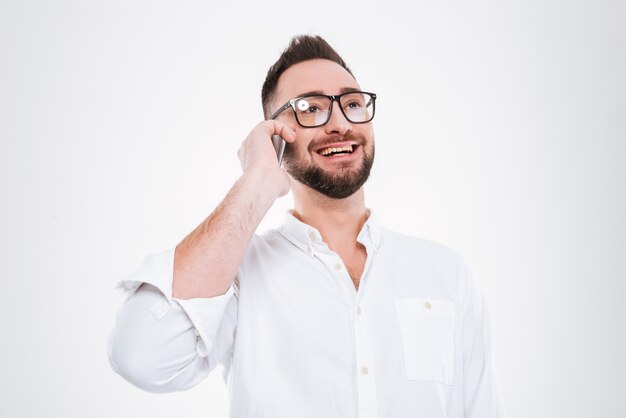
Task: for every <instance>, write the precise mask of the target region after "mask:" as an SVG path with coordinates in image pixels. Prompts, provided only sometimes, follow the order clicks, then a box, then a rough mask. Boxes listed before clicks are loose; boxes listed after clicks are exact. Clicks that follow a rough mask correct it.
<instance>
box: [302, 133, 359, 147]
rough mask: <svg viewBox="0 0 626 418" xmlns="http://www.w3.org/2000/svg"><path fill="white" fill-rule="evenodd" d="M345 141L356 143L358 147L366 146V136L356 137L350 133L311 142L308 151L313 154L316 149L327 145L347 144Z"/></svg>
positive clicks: (327, 136) (332, 135) (328, 136)
mask: <svg viewBox="0 0 626 418" xmlns="http://www.w3.org/2000/svg"><path fill="white" fill-rule="evenodd" d="M345 141H352V142H356V143H357V144H358V145H365V142H366V140H365V137H364V136H362V135H355V134H353V133H352V132H348V133H347V134H345V135H341V134H330V135H326V136H325V137H324V138H322V139H320V140H319V141H315V142H311V143H310V144H309V146H308V147H307V148H308V151H309V152H311V151H313V150H314V149H319V148H323V147H325V146H326V145H330V144H334V143H336V142H345Z"/></svg>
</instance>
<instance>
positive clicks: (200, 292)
mask: <svg viewBox="0 0 626 418" xmlns="http://www.w3.org/2000/svg"><path fill="white" fill-rule="evenodd" d="M270 180H271V179H267V178H265V177H264V176H263V175H262V174H261V172H254V173H252V172H249V173H245V174H244V175H242V176H241V177H240V178H239V179H238V180H237V182H236V183H235V184H234V186H233V187H232V188H231V190H230V191H229V192H228V194H227V195H226V197H225V198H224V200H223V201H222V203H220V205H219V206H218V207H217V208H216V209H215V210H214V211H213V213H212V214H211V215H209V217H208V218H207V219H206V220H205V221H204V222H202V223H201V224H200V225H199V226H198V227H197V228H196V229H195V230H193V231H192V232H191V233H190V234H189V235H188V236H187V237H186V238H185V239H183V240H182V241H181V242H180V243H179V244H178V245H177V246H176V251H175V255H174V280H173V285H172V294H173V297H175V298H179V299H192V298H210V297H213V296H218V295H222V294H224V292H226V290H227V289H228V288H229V287H230V285H231V284H232V282H233V280H234V278H235V275H236V272H237V268H238V267H239V264H240V263H241V260H242V259H243V255H244V253H245V250H246V248H247V246H248V243H249V242H250V240H251V239H252V235H253V234H254V231H255V230H256V228H257V226H258V225H259V223H260V222H261V220H262V219H263V217H264V216H265V214H266V213H267V211H268V210H269V208H270V207H271V206H272V204H273V203H274V201H275V200H276V198H277V197H278V195H279V192H278V191H277V190H276V187H275V186H274V183H272V181H270Z"/></svg>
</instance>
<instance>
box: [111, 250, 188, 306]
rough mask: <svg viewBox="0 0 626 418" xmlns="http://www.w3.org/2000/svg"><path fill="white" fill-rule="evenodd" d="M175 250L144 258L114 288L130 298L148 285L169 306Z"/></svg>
mask: <svg viewBox="0 0 626 418" xmlns="http://www.w3.org/2000/svg"><path fill="white" fill-rule="evenodd" d="M175 249H176V248H170V249H168V250H165V251H162V252H160V253H155V254H149V255H148V256H146V258H144V260H143V263H142V265H141V267H139V268H138V269H137V270H135V271H133V272H132V273H130V274H129V275H127V276H126V277H124V278H123V279H122V280H120V281H119V282H117V284H116V285H115V288H116V289H118V290H119V291H120V292H122V293H123V294H125V295H127V296H130V295H132V294H133V293H135V292H136V291H137V289H139V286H141V285H142V284H144V283H148V284H151V285H152V286H154V287H156V288H157V289H159V290H160V291H161V293H163V295H164V296H165V297H166V298H167V301H168V303H169V304H171V303H172V280H173V278H174V251H175Z"/></svg>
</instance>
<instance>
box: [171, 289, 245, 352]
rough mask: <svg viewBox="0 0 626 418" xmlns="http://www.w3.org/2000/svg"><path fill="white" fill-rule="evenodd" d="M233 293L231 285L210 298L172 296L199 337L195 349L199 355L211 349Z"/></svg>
mask: <svg viewBox="0 0 626 418" xmlns="http://www.w3.org/2000/svg"><path fill="white" fill-rule="evenodd" d="M234 294H235V288H234V286H233V285H231V286H230V287H229V288H228V290H226V293H224V294H223V295H219V296H213V297H211V298H194V299H178V298H174V300H175V301H176V302H177V303H178V304H179V305H180V307H181V308H182V309H183V310H184V311H185V313H186V314H187V316H188V317H189V319H190V320H191V323H192V324H193V326H194V328H195V333H196V336H198V337H199V341H198V344H197V346H196V349H197V352H198V355H199V356H200V357H206V356H208V355H209V353H210V352H211V350H212V349H213V342H214V341H215V335H216V334H217V331H218V329H219V327H220V325H221V324H222V322H223V319H224V318H223V317H224V312H225V311H226V307H227V306H228V304H229V303H230V301H231V299H232V297H233V295H234Z"/></svg>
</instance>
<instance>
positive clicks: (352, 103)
mask: <svg viewBox="0 0 626 418" xmlns="http://www.w3.org/2000/svg"><path fill="white" fill-rule="evenodd" d="M334 101H337V103H338V104H339V109H341V113H343V115H344V116H345V118H346V119H347V120H348V121H349V122H350V123H367V122H369V121H371V120H372V119H374V113H375V111H376V95H375V94H374V93H367V92H364V91H351V92H348V93H343V94H338V95H335V96H327V95H325V94H308V95H306V96H301V97H296V98H295V99H291V100H289V101H288V102H287V103H285V104H284V105H282V106H281V107H280V108H279V109H278V110H277V111H276V112H275V113H274V114H273V115H272V117H271V118H270V119H276V117H277V116H278V115H280V114H281V113H282V112H284V111H285V110H287V109H288V108H290V107H291V108H292V109H293V114H294V116H295V117H296V122H298V125H300V126H302V127H303V128H317V127H318V126H323V125H326V123H328V121H329V120H330V115H331V114H332V113H333V102H334Z"/></svg>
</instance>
